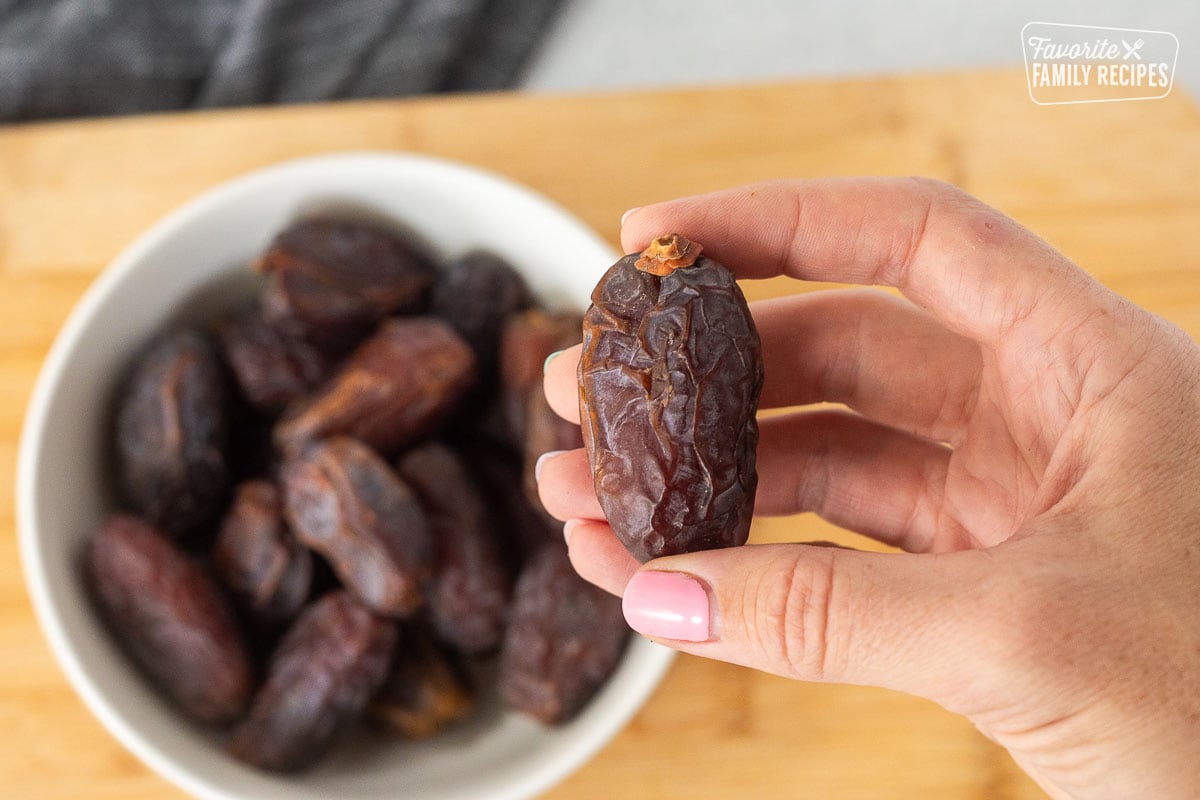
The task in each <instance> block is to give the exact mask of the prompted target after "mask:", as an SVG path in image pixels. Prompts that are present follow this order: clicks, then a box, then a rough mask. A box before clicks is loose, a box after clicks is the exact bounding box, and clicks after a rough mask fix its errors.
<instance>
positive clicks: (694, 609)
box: [621, 570, 710, 642]
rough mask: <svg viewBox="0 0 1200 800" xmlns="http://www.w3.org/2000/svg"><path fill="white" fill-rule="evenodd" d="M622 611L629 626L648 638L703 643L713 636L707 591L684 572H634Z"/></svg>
mask: <svg viewBox="0 0 1200 800" xmlns="http://www.w3.org/2000/svg"><path fill="white" fill-rule="evenodd" d="M621 608H622V610H623V611H624V612H625V621H626V622H628V623H629V627H631V628H633V629H634V630H635V631H637V632H638V633H640V634H643V635H645V636H655V637H659V638H662V639H677V640H679V641H681V642H703V641H706V640H707V639H708V638H709V635H710V632H709V609H708V592H706V591H705V590H704V587H703V586H702V585H701V584H700V582H699V581H698V580H696V579H695V578H693V577H692V576H691V575H687V574H685V573H682V572H656V571H654V570H649V571H646V572H638V573H635V574H634V576H633V577H632V578H631V579H630V580H629V583H628V585H626V586H625V597H624V599H623V600H622V601H621Z"/></svg>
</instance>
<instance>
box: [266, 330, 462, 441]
mask: <svg viewBox="0 0 1200 800" xmlns="http://www.w3.org/2000/svg"><path fill="white" fill-rule="evenodd" d="M475 377H476V372H475V355H474V354H473V353H472V352H471V348H470V347H469V346H468V345H467V343H466V342H464V341H463V340H462V337H461V336H459V335H458V334H457V333H455V332H454V329H453V328H451V327H450V326H449V325H448V324H447V323H446V322H444V321H443V320H440V319H437V318H436V317H415V318H409V319H392V320H388V321H387V322H385V323H384V324H383V325H381V326H380V328H379V330H378V331H376V332H375V334H374V335H372V336H371V338H369V339H367V340H366V341H365V342H363V343H362V345H360V346H359V348H358V349H357V350H355V351H354V353H353V354H352V355H351V356H350V357H349V359H348V360H347V361H346V363H345V364H344V365H343V366H342V368H341V370H340V371H339V372H338V374H337V375H336V376H334V378H333V379H332V380H331V381H330V382H329V383H327V384H326V385H325V387H324V388H322V389H320V390H319V391H318V392H317V393H316V394H314V395H312V396H311V397H310V398H308V399H307V400H306V401H304V402H302V403H300V404H298V405H296V406H293V407H292V408H291V409H289V410H288V412H287V413H286V414H285V415H284V417H283V419H281V420H280V422H279V425H278V426H277V427H276V429H275V441H276V443H277V444H279V445H280V446H281V447H283V448H284V449H288V448H295V447H297V446H302V445H303V444H304V443H305V442H310V441H313V440H315V439H319V438H322V437H326V436H332V435H335V434H346V435H349V436H353V437H354V438H356V439H359V440H360V441H362V442H364V443H366V444H368V445H370V446H371V447H373V448H375V449H376V450H378V451H380V452H382V453H388V454H390V453H394V452H396V451H397V450H399V449H400V448H401V447H403V446H404V445H406V444H408V443H409V442H411V441H414V440H416V439H419V438H420V437H422V436H425V435H427V434H429V433H432V432H433V431H434V430H436V428H437V426H438V425H439V424H440V423H441V422H443V421H444V420H445V419H446V418H447V417H448V416H449V415H450V414H451V413H452V412H453V411H454V409H455V407H456V406H457V404H458V403H459V401H460V400H461V399H462V398H463V396H464V395H465V394H466V392H467V391H468V390H469V389H470V387H471V385H472V384H473V383H474V381H475Z"/></svg>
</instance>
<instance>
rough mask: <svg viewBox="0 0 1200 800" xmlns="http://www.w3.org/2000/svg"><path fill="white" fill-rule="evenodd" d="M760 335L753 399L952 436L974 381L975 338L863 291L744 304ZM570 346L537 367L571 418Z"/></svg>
mask: <svg viewBox="0 0 1200 800" xmlns="http://www.w3.org/2000/svg"><path fill="white" fill-rule="evenodd" d="M750 309H751V311H752V313H753V314H754V322H755V326H756V327H757V328H758V332H759V336H760V337H761V338H762V342H763V359H764V362H765V365H764V366H765V376H766V377H765V380H764V382H763V392H762V401H761V404H762V407H763V408H779V407H784V406H793V405H805V404H809V403H816V402H822V401H831V402H838V403H845V404H846V405H848V406H850V407H851V408H853V409H854V410H856V411H858V412H860V413H862V414H865V415H867V416H869V417H871V418H873V419H876V420H879V421H880V422H885V423H887V424H889V425H895V426H898V427H900V428H904V429H906V430H911V431H914V432H916V433H919V434H921V435H922V436H926V437H929V438H932V439H937V440H939V441H950V442H955V441H956V440H957V438H958V437H959V435H960V434H961V433H962V431H963V430H964V428H965V425H966V418H967V415H968V413H969V412H970V409H971V404H972V402H973V399H974V397H975V393H976V391H977V389H978V385H979V374H980V364H981V358H980V353H979V346H978V345H977V344H975V343H974V342H971V341H970V340H968V339H965V338H963V337H962V336H959V335H957V334H954V333H951V332H950V331H948V330H946V329H945V328H944V327H943V326H942V325H940V324H939V323H938V322H937V321H936V320H935V319H933V318H932V317H931V316H930V315H929V314H927V313H926V312H924V311H922V310H921V309H919V308H917V307H915V306H914V305H912V304H911V303H909V302H907V301H905V300H902V299H900V298H896V297H892V296H890V295H886V294H884V293H882V292H878V291H874V290H867V289H851V290H834V291H825V292H815V293H812V294H802V295H799V294H798V295H793V296H791V297H781V298H778V299H774V300H766V301H762V302H758V303H754V304H753V305H751V307H750ZM579 355H580V347H579V346H576V347H572V348H569V349H567V350H564V351H563V352H562V353H560V354H559V355H558V356H556V357H555V358H553V359H551V360H550V362H549V363H548V364H547V365H546V377H545V391H546V397H547V399H548V400H549V401H550V406H551V408H553V409H554V410H555V411H556V412H557V413H558V414H559V415H561V416H562V417H564V418H566V419H567V420H569V421H571V422H575V423H578V422H579V390H578V381H577V379H576V368H577V366H578V364H579Z"/></svg>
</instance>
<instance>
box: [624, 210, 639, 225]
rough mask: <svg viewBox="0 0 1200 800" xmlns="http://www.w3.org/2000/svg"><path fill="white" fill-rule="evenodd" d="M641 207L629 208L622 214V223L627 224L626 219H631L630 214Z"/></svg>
mask: <svg viewBox="0 0 1200 800" xmlns="http://www.w3.org/2000/svg"><path fill="white" fill-rule="evenodd" d="M639 209H641V206H634V207H633V208H631V209H629V210H628V211H626V212H625V213H624V214H622V215H621V224H622V225H624V224H625V220H627V219H629V215H630V214H632V213H633V212H635V211H638V210H639Z"/></svg>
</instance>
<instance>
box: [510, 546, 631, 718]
mask: <svg viewBox="0 0 1200 800" xmlns="http://www.w3.org/2000/svg"><path fill="white" fill-rule="evenodd" d="M628 633H629V628H628V627H627V626H626V624H625V619H624V617H623V615H622V613H621V600H620V599H619V598H617V597H615V596H613V595H610V594H609V593H608V592H605V591H604V590H603V589H599V588H597V587H595V586H593V585H592V584H590V583H587V582H586V581H584V580H583V579H582V578H580V577H579V575H577V574H576V573H575V570H574V568H573V567H572V566H571V562H570V560H569V559H568V558H567V549H566V546H565V545H564V544H563V543H562V542H561V541H559V542H551V543H548V544H546V545H544V546H542V548H541V549H539V550H538V551H537V552H536V553H534V555H533V556H532V557H531V558H530V559H529V561H528V563H527V564H526V565H525V568H524V570H522V572H521V577H520V579H519V580H518V581H517V587H516V591H515V592H514V594H513V603H512V619H511V621H510V622H509V626H508V631H507V632H506V634H505V637H504V648H503V651H502V653H501V659H500V692H501V695H502V696H503V697H504V700H505V702H507V703H508V705H510V706H511V707H512V708H514V709H516V710H518V711H521V712H524V713H526V714H529V715H530V716H532V717H534V718H535V719H539V720H541V721H542V722H548V723H558V722H564V721H566V720H568V719H570V718H571V717H573V716H574V715H575V714H576V713H577V712H578V711H579V710H580V709H581V708H582V707H583V706H584V704H585V703H587V701H588V700H590V699H591V697H592V695H593V694H595V693H596V690H597V689H598V688H600V685H601V684H603V683H604V681H605V680H607V679H608V676H609V675H610V674H611V673H612V671H613V669H614V668H615V667H616V665H617V662H618V661H619V660H620V658H621V653H622V652H623V651H624V648H625V642H626V639H627V638H628Z"/></svg>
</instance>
